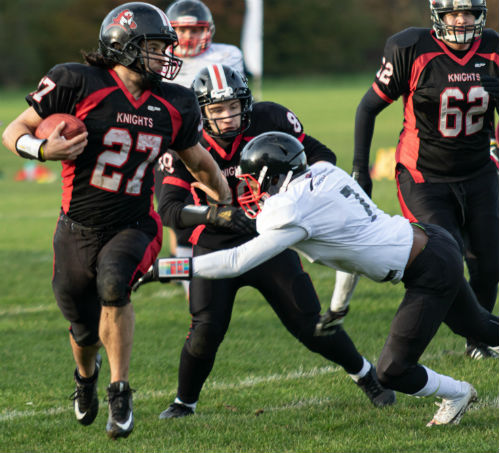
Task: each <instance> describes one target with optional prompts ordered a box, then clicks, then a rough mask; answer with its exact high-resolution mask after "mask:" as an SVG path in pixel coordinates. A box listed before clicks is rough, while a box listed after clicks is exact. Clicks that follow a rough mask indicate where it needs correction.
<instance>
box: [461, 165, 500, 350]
mask: <svg viewBox="0 0 500 453" xmlns="http://www.w3.org/2000/svg"><path fill="white" fill-rule="evenodd" d="M462 186H463V188H464V192H465V197H466V198H465V206H466V209H465V212H466V219H465V232H466V235H467V240H466V255H465V257H466V262H467V267H468V269H469V274H470V280H469V281H470V285H471V287H472V289H473V291H474V293H475V294H476V297H477V300H478V302H479V303H480V304H481V305H482V306H483V307H484V308H485V309H486V310H488V311H489V312H491V311H492V310H493V307H494V306H495V302H496V299H497V294H498V271H499V269H498V246H499V244H498V175H497V173H496V171H492V172H491V173H489V174H485V175H481V176H480V177H477V178H473V179H471V180H468V181H465V182H464V183H462ZM467 355H469V356H470V357H472V358H476V359H478V358H488V357H495V356H497V354H496V353H495V352H494V351H492V350H491V349H490V348H488V347H486V345H484V344H481V343H477V342H474V341H471V340H470V339H469V341H468V346H467Z"/></svg>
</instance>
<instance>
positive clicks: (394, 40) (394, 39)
mask: <svg viewBox="0 0 500 453" xmlns="http://www.w3.org/2000/svg"><path fill="white" fill-rule="evenodd" d="M426 35H429V36H430V28H417V27H410V28H407V29H405V30H403V31H400V32H399V33H396V34H395V35H392V36H390V37H389V39H388V40H387V45H389V44H391V45H392V46H395V47H403V48H404V47H411V46H413V45H415V44H416V43H417V42H418V41H419V40H420V39H421V38H422V37H423V36H426Z"/></svg>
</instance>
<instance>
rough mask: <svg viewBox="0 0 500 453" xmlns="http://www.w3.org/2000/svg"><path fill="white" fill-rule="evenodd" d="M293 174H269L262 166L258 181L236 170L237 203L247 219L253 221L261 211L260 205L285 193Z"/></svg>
mask: <svg viewBox="0 0 500 453" xmlns="http://www.w3.org/2000/svg"><path fill="white" fill-rule="evenodd" d="M294 176H297V175H294V172H293V171H292V170H289V171H288V172H287V173H280V174H275V175H271V174H269V167H268V166H267V165H264V166H263V167H262V169H261V170H260V173H259V177H258V179H255V178H254V176H252V175H251V174H248V173H246V174H241V169H238V171H237V174H236V177H237V178H238V179H240V180H241V182H240V183H239V184H238V190H237V192H238V203H239V204H240V206H241V207H242V209H243V210H244V211H245V214H246V215H247V217H250V218H251V219H254V218H255V217H257V215H258V214H259V213H260V211H262V205H263V204H264V201H266V200H267V199H268V198H269V197H271V196H272V195H276V194H278V193H281V192H285V191H286V189H287V188H288V184H289V183H290V181H291V180H292V179H293V178H294Z"/></svg>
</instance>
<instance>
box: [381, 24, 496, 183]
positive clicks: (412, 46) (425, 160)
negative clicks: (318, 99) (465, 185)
mask: <svg viewBox="0 0 500 453" xmlns="http://www.w3.org/2000/svg"><path fill="white" fill-rule="evenodd" d="M484 75H490V76H493V77H497V78H498V34H497V33H496V32H495V31H493V30H489V29H488V30H485V31H484V33H483V35H482V37H481V38H478V39H476V40H475V41H474V42H473V43H472V45H471V47H470V48H469V50H468V51H462V52H458V51H452V50H451V49H450V48H448V47H447V46H446V45H445V44H444V43H443V41H441V40H439V39H437V38H436V36H435V34H434V31H432V30H430V29H427V28H408V29H406V30H403V31H402V32H400V33H397V34H396V35H394V36H391V37H390V38H389V39H388V40H387V43H386V46H385V51H384V58H383V60H382V67H381V68H380V70H379V71H378V72H377V75H376V78H375V82H374V83H373V85H372V88H373V89H374V90H375V92H376V93H377V94H378V95H379V96H380V97H381V98H382V99H384V100H385V101H386V102H389V103H390V102H393V101H394V100H396V99H397V98H398V97H399V96H403V103H404V125H403V130H402V132H401V134H400V137H399V143H398V146H397V150H396V161H397V162H398V163H401V164H402V165H404V166H405V167H406V168H407V169H408V170H409V171H410V172H411V174H412V177H413V179H414V180H415V182H417V183H418V182H423V181H430V182H439V181H460V180H463V179H467V178H470V177H472V176H474V175H475V174H477V173H479V172H480V171H482V170H483V169H485V167H487V166H488V165H491V161H490V157H489V142H490V135H491V134H492V131H493V128H494V126H493V122H494V108H495V106H494V102H493V99H490V96H489V95H488V93H487V92H486V91H485V90H484V89H483V88H482V87H481V77H482V76H484Z"/></svg>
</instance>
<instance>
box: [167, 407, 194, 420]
mask: <svg viewBox="0 0 500 453" xmlns="http://www.w3.org/2000/svg"><path fill="white" fill-rule="evenodd" d="M193 414H194V410H193V409H191V408H190V407H188V406H185V405H184V404H179V403H172V404H171V405H170V406H168V409H166V410H164V411H163V412H162V413H161V414H160V417H159V418H160V420H165V419H167V418H180V417H187V416H188V415H193Z"/></svg>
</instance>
